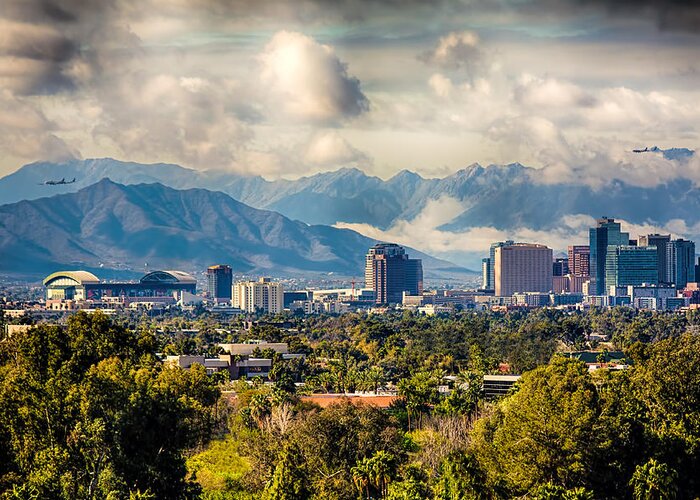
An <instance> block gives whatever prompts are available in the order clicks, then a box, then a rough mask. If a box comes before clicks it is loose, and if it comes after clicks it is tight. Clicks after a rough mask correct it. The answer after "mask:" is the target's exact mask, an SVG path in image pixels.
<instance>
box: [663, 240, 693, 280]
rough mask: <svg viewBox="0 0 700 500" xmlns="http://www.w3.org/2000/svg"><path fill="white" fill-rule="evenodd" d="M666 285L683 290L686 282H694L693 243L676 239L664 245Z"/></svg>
mask: <svg viewBox="0 0 700 500" xmlns="http://www.w3.org/2000/svg"><path fill="white" fill-rule="evenodd" d="M666 248H667V251H666V265H665V270H666V279H665V280H664V281H665V282H666V283H673V284H675V285H676V288H678V289H680V288H685V286H686V285H687V284H688V282H693V281H695V242H693V241H688V240H684V239H682V238H681V239H677V240H672V241H670V242H668V244H667V245H666Z"/></svg>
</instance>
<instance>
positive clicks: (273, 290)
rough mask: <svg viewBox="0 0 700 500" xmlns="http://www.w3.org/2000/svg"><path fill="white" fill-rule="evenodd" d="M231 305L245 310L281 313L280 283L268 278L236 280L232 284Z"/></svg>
mask: <svg viewBox="0 0 700 500" xmlns="http://www.w3.org/2000/svg"><path fill="white" fill-rule="evenodd" d="M233 307H236V308H238V309H241V310H243V311H246V312H256V311H258V310H260V311H263V312H269V313H273V314H274V313H281V312H282V310H283V309H284V289H283V288H282V283H278V282H275V281H270V278H260V279H259V280H258V281H238V282H236V283H235V284H234V285H233Z"/></svg>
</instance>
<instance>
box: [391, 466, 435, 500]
mask: <svg viewBox="0 0 700 500" xmlns="http://www.w3.org/2000/svg"><path fill="white" fill-rule="evenodd" d="M401 476H402V479H401V480H400V481H394V482H392V483H391V484H390V485H389V488H388V491H387V496H386V497H387V499H388V500H424V499H426V498H431V497H432V496H433V495H432V491H431V490H430V487H429V486H428V477H427V476H426V474H425V472H424V471H423V469H421V467H420V466H419V465H417V464H409V465H407V466H406V467H404V468H403V471H402V473H401Z"/></svg>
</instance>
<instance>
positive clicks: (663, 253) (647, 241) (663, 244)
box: [638, 234, 672, 283]
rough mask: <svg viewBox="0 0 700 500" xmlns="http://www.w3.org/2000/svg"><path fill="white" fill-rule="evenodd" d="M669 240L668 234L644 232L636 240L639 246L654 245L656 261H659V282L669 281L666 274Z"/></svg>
mask: <svg viewBox="0 0 700 500" xmlns="http://www.w3.org/2000/svg"><path fill="white" fill-rule="evenodd" d="M670 241H671V235H670V234H646V235H640V236H639V239H638V242H639V246H640V247H656V254H657V261H658V263H659V272H658V279H659V283H670V282H671V281H672V280H669V278H668V276H669V273H668V244H669V242H670Z"/></svg>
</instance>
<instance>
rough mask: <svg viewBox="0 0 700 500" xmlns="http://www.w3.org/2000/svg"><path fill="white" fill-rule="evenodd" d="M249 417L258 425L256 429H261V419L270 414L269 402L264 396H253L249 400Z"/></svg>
mask: <svg viewBox="0 0 700 500" xmlns="http://www.w3.org/2000/svg"><path fill="white" fill-rule="evenodd" d="M248 406H249V407H250V416H251V417H252V418H253V420H255V423H256V424H258V427H262V423H263V419H264V418H265V417H266V416H267V414H268V413H269V412H270V406H271V405H270V400H269V399H268V397H267V396H266V395H264V394H255V395H253V397H251V398H250V403H248Z"/></svg>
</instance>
